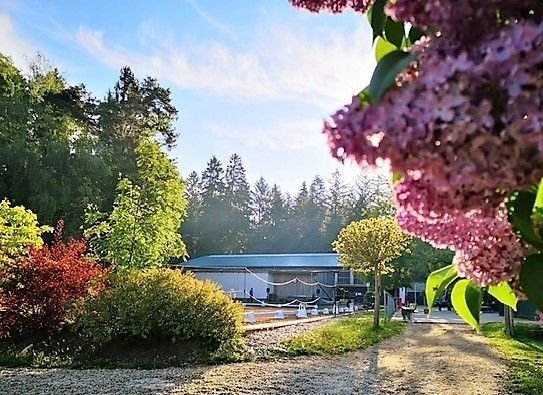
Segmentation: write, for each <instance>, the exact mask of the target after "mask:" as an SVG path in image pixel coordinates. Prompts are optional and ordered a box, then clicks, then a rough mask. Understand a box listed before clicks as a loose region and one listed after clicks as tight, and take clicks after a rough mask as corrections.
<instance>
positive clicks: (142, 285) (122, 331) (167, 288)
mask: <svg viewBox="0 0 543 395" xmlns="http://www.w3.org/2000/svg"><path fill="white" fill-rule="evenodd" d="M242 317H243V307H242V306H241V305H240V304H238V303H235V302H233V301H232V300H231V299H230V298H229V297H228V296H227V295H226V294H225V293H224V292H223V291H222V290H221V289H220V288H219V287H218V286H217V285H216V284H214V283H212V282H210V281H201V280H198V279H196V278H194V277H193V276H192V275H189V274H184V273H181V272H180V271H178V270H173V269H164V268H151V269H145V270H137V269H128V270H124V271H120V272H117V273H115V274H112V275H111V277H110V283H109V286H108V287H107V289H106V290H105V291H104V292H102V293H101V294H100V295H99V296H98V297H97V298H96V299H92V300H89V301H88V302H87V304H86V307H85V312H83V314H82V315H81V316H80V317H79V324H80V326H81V329H82V331H83V333H84V334H86V335H87V336H89V337H90V338H91V339H92V340H93V341H95V342H97V343H100V344H103V343H107V342H110V341H112V340H126V339H155V340H161V339H169V340H172V341H176V340H180V341H181V340H199V341H202V342H203V343H204V344H205V345H206V346H208V347H211V348H217V347H219V346H220V345H221V344H223V343H225V342H228V341H230V340H232V339H235V338H237V337H239V335H240V334H241V328H242Z"/></svg>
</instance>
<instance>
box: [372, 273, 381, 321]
mask: <svg viewBox="0 0 543 395" xmlns="http://www.w3.org/2000/svg"><path fill="white" fill-rule="evenodd" d="M380 310H381V276H380V275H378V274H377V271H376V274H375V303H374V306H373V327H374V328H378V327H379V312H380Z"/></svg>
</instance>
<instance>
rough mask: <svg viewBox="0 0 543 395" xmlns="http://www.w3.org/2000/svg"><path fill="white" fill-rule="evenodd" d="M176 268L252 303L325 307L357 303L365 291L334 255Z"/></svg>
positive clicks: (207, 261) (203, 261) (212, 261)
mask: <svg viewBox="0 0 543 395" xmlns="http://www.w3.org/2000/svg"><path fill="white" fill-rule="evenodd" d="M176 266H181V267H182V268H183V269H184V270H187V271H191V272H193V273H194V274H195V276H196V277H197V278H200V279H205V280H212V281H214V282H216V283H217V284H219V285H220V286H221V287H222V288H223V290H224V291H225V292H227V293H229V294H231V295H232V296H233V297H235V298H237V299H242V300H247V301H249V300H251V299H253V301H254V302H258V301H266V302H278V303H285V302H287V303H288V302H291V301H293V300H299V301H306V302H307V301H314V300H316V299H318V300H319V301H320V302H322V303H326V302H331V301H332V300H334V298H338V299H339V298H340V299H347V298H348V299H352V298H360V299H361V298H362V296H363V295H364V293H365V292H366V290H367V286H366V283H365V281H362V280H360V279H359V278H357V277H356V276H354V275H353V272H352V271H349V270H345V269H343V268H341V267H340V266H339V256H338V255H337V254H247V255H209V256H203V257H199V258H195V259H191V260H189V261H187V262H184V263H181V264H179V265H176ZM251 293H252V298H251Z"/></svg>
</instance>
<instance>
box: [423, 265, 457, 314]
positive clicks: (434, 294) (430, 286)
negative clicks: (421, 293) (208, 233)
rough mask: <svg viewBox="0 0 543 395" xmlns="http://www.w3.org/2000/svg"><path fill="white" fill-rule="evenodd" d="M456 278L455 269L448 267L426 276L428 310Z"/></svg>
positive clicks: (451, 266) (452, 266)
mask: <svg viewBox="0 0 543 395" xmlns="http://www.w3.org/2000/svg"><path fill="white" fill-rule="evenodd" d="M457 277H458V273H457V272H456V267H455V266H454V265H448V266H445V267H442V268H441V269H438V270H436V271H434V272H432V273H430V275H429V276H428V278H427V279H426V302H427V303H428V308H430V309H431V308H432V306H433V305H434V303H435V301H436V300H437V298H439V297H440V295H441V294H442V293H443V291H445V289H446V288H447V287H448V286H449V285H450V284H451V283H452V282H453V281H454V280H455V279H456V278H457Z"/></svg>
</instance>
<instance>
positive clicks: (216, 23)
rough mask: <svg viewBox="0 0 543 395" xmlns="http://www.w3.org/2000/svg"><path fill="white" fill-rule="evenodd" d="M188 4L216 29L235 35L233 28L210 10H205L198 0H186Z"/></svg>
mask: <svg viewBox="0 0 543 395" xmlns="http://www.w3.org/2000/svg"><path fill="white" fill-rule="evenodd" d="M185 2H186V3H187V4H189V5H190V6H191V7H192V9H193V10H194V11H195V12H196V13H197V14H198V16H200V18H202V19H203V20H204V21H206V22H207V23H208V24H209V25H211V26H213V27H214V28H215V29H217V30H218V31H220V32H221V33H223V34H226V35H227V36H229V37H234V32H232V29H230V27H229V26H228V25H226V24H224V23H222V22H221V21H220V20H218V19H217V18H215V17H213V16H211V14H209V13H208V12H206V11H204V10H203V9H202V8H201V7H200V6H199V5H198V4H197V3H196V0H185Z"/></svg>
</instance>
